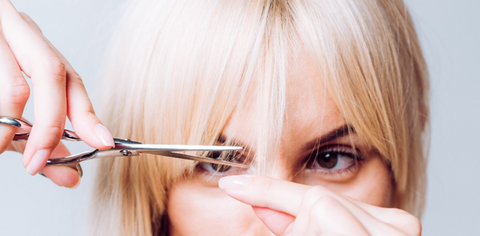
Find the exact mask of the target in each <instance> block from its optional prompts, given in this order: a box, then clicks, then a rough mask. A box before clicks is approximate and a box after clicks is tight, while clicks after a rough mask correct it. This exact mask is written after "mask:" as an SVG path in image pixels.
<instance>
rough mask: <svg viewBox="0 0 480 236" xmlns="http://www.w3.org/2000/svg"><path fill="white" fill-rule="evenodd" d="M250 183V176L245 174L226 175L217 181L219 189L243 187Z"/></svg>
mask: <svg viewBox="0 0 480 236" xmlns="http://www.w3.org/2000/svg"><path fill="white" fill-rule="evenodd" d="M249 184H250V178H248V177H247V176H241V175H239V176H227V177H223V178H221V179H220V181H218V187H220V188H221V189H244V188H245V187H247V186H248V185H249Z"/></svg>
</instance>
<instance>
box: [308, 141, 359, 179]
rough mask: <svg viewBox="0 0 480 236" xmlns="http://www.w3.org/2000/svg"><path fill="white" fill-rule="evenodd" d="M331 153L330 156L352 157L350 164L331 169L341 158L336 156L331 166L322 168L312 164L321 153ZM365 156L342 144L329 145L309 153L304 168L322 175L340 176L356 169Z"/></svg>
mask: <svg viewBox="0 0 480 236" xmlns="http://www.w3.org/2000/svg"><path fill="white" fill-rule="evenodd" d="M327 154H329V155H332V154H333V155H332V156H336V157H338V156H342V157H343V158H351V159H352V162H353V163H352V164H350V165H349V166H348V167H345V168H341V169H338V170H333V167H335V166H336V165H337V164H338V163H339V162H341V161H342V160H338V159H339V158H337V160H336V162H335V163H334V164H335V166H333V167H332V168H324V167H321V166H320V165H319V164H317V165H318V166H319V167H318V168H316V167H314V165H315V164H316V162H317V161H318V158H319V157H321V156H322V155H327ZM364 160H365V158H364V157H363V156H362V155H361V153H360V152H359V151H358V150H355V149H353V148H351V147H350V146H344V145H329V146H326V147H321V148H318V149H316V150H315V151H313V152H312V153H311V155H310V156H309V157H308V158H307V160H306V162H305V163H306V164H305V166H304V167H305V169H307V170H310V171H312V172H316V173H320V174H323V175H326V176H327V177H341V176H343V175H346V174H349V173H351V172H352V171H354V170H356V169H357V168H358V167H359V165H360V164H361V163H362V161H364Z"/></svg>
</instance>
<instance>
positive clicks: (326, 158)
mask: <svg viewBox="0 0 480 236" xmlns="http://www.w3.org/2000/svg"><path fill="white" fill-rule="evenodd" d="M358 160H361V158H360V157H359V156H357V155H356V154H355V151H354V150H353V149H352V148H347V147H343V146H340V147H337V146H334V147H327V148H323V149H319V150H316V151H315V152H314V153H312V156H311V158H310V161H309V163H308V165H307V166H308V167H309V168H310V169H314V170H319V171H324V172H334V171H341V170H346V169H349V168H352V167H355V165H356V164H357V161H358Z"/></svg>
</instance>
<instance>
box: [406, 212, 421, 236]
mask: <svg viewBox="0 0 480 236" xmlns="http://www.w3.org/2000/svg"><path fill="white" fill-rule="evenodd" d="M404 217H405V218H404V221H405V223H406V225H408V227H407V229H408V231H409V232H408V234H409V235H414V236H417V235H421V233H422V224H421V223H420V220H419V219H418V218H417V217H415V216H413V215H410V214H408V215H406V216H404Z"/></svg>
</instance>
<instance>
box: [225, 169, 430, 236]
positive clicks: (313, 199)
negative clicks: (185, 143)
mask: <svg viewBox="0 0 480 236" xmlns="http://www.w3.org/2000/svg"><path fill="white" fill-rule="evenodd" d="M219 186H220V188H223V189H224V190H225V192H226V193H227V194H228V195H229V196H230V197H232V198H234V199H236V200H238V201H241V202H243V203H245V204H248V205H251V206H252V207H253V210H254V211H255V213H256V215H257V216H258V217H259V218H260V219H261V220H262V221H263V223H264V224H265V225H266V226H267V227H268V228H269V229H270V230H271V231H272V232H273V233H274V234H275V235H420V234H421V225H420V221H419V220H418V219H417V218H416V217H414V216H413V215H411V214H409V213H407V212H405V211H403V210H400V209H395V208H381V207H377V206H372V205H369V204H366V203H363V202H360V201H357V200H354V199H351V198H348V197H344V196H339V195H337V194H335V193H333V192H331V191H329V190H327V189H326V188H324V187H321V186H307V185H301V184H297V183H292V182H288V181H282V180H277V179H272V178H268V177H261V176H253V175H238V176H228V177H224V178H222V179H220V182H219Z"/></svg>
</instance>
